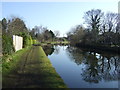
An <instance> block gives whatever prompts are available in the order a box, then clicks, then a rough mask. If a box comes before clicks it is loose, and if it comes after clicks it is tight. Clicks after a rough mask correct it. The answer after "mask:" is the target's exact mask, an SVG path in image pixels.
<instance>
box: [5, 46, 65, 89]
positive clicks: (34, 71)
mask: <svg viewBox="0 0 120 90" xmlns="http://www.w3.org/2000/svg"><path fill="white" fill-rule="evenodd" d="M9 58H10V57H9ZM3 73H4V74H3V88H5V87H9V88H11V87H12V88H16V87H17V88H67V86H66V85H65V84H64V81H63V80H62V79H61V77H60V76H59V75H58V74H57V72H56V71H55V68H54V67H53V66H52V64H51V62H50V60H49V59H48V57H47V56H46V54H45V52H44V51H43V49H42V47H41V46H33V47H31V48H27V49H23V50H21V51H18V52H17V53H15V54H14V55H12V60H11V61H9V62H4V64H3ZM11 82H12V83H11Z"/></svg>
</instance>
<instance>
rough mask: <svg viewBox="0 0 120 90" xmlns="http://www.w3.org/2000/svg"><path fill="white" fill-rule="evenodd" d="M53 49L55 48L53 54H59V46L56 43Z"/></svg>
mask: <svg viewBox="0 0 120 90" xmlns="http://www.w3.org/2000/svg"><path fill="white" fill-rule="evenodd" d="M54 49H55V51H54V53H55V54H59V52H60V47H59V46H58V45H56V46H54Z"/></svg>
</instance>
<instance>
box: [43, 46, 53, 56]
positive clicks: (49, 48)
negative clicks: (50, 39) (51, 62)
mask: <svg viewBox="0 0 120 90" xmlns="http://www.w3.org/2000/svg"><path fill="white" fill-rule="evenodd" d="M43 50H44V51H45V54H46V55H47V56H48V55H51V54H52V53H53V52H54V50H55V49H54V45H45V46H43Z"/></svg>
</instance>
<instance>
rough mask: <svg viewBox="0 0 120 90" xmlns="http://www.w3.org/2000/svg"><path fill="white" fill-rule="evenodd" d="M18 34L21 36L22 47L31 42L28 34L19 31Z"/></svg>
mask: <svg viewBox="0 0 120 90" xmlns="http://www.w3.org/2000/svg"><path fill="white" fill-rule="evenodd" d="M19 36H21V37H23V48H25V47H27V46H30V45H32V44H33V40H32V38H31V36H30V35H29V34H27V33H24V32H21V33H20V34H19Z"/></svg>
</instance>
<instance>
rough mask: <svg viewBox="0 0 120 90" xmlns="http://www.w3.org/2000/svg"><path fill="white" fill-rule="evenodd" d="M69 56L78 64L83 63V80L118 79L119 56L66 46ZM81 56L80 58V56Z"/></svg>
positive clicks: (119, 70)
mask: <svg viewBox="0 0 120 90" xmlns="http://www.w3.org/2000/svg"><path fill="white" fill-rule="evenodd" d="M67 51H68V54H69V56H70V58H72V59H73V60H74V62H75V63H76V64H77V65H79V64H81V63H84V64H85V67H84V68H82V71H83V72H82V74H81V75H82V77H83V80H85V81H86V82H90V83H99V81H101V80H105V81H114V80H118V79H119V80H120V75H119V72H120V57H119V56H117V55H113V54H105V53H104V54H98V53H95V52H83V51H82V50H80V49H77V48H72V47H69V48H67ZM81 57H82V58H81Z"/></svg>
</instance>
